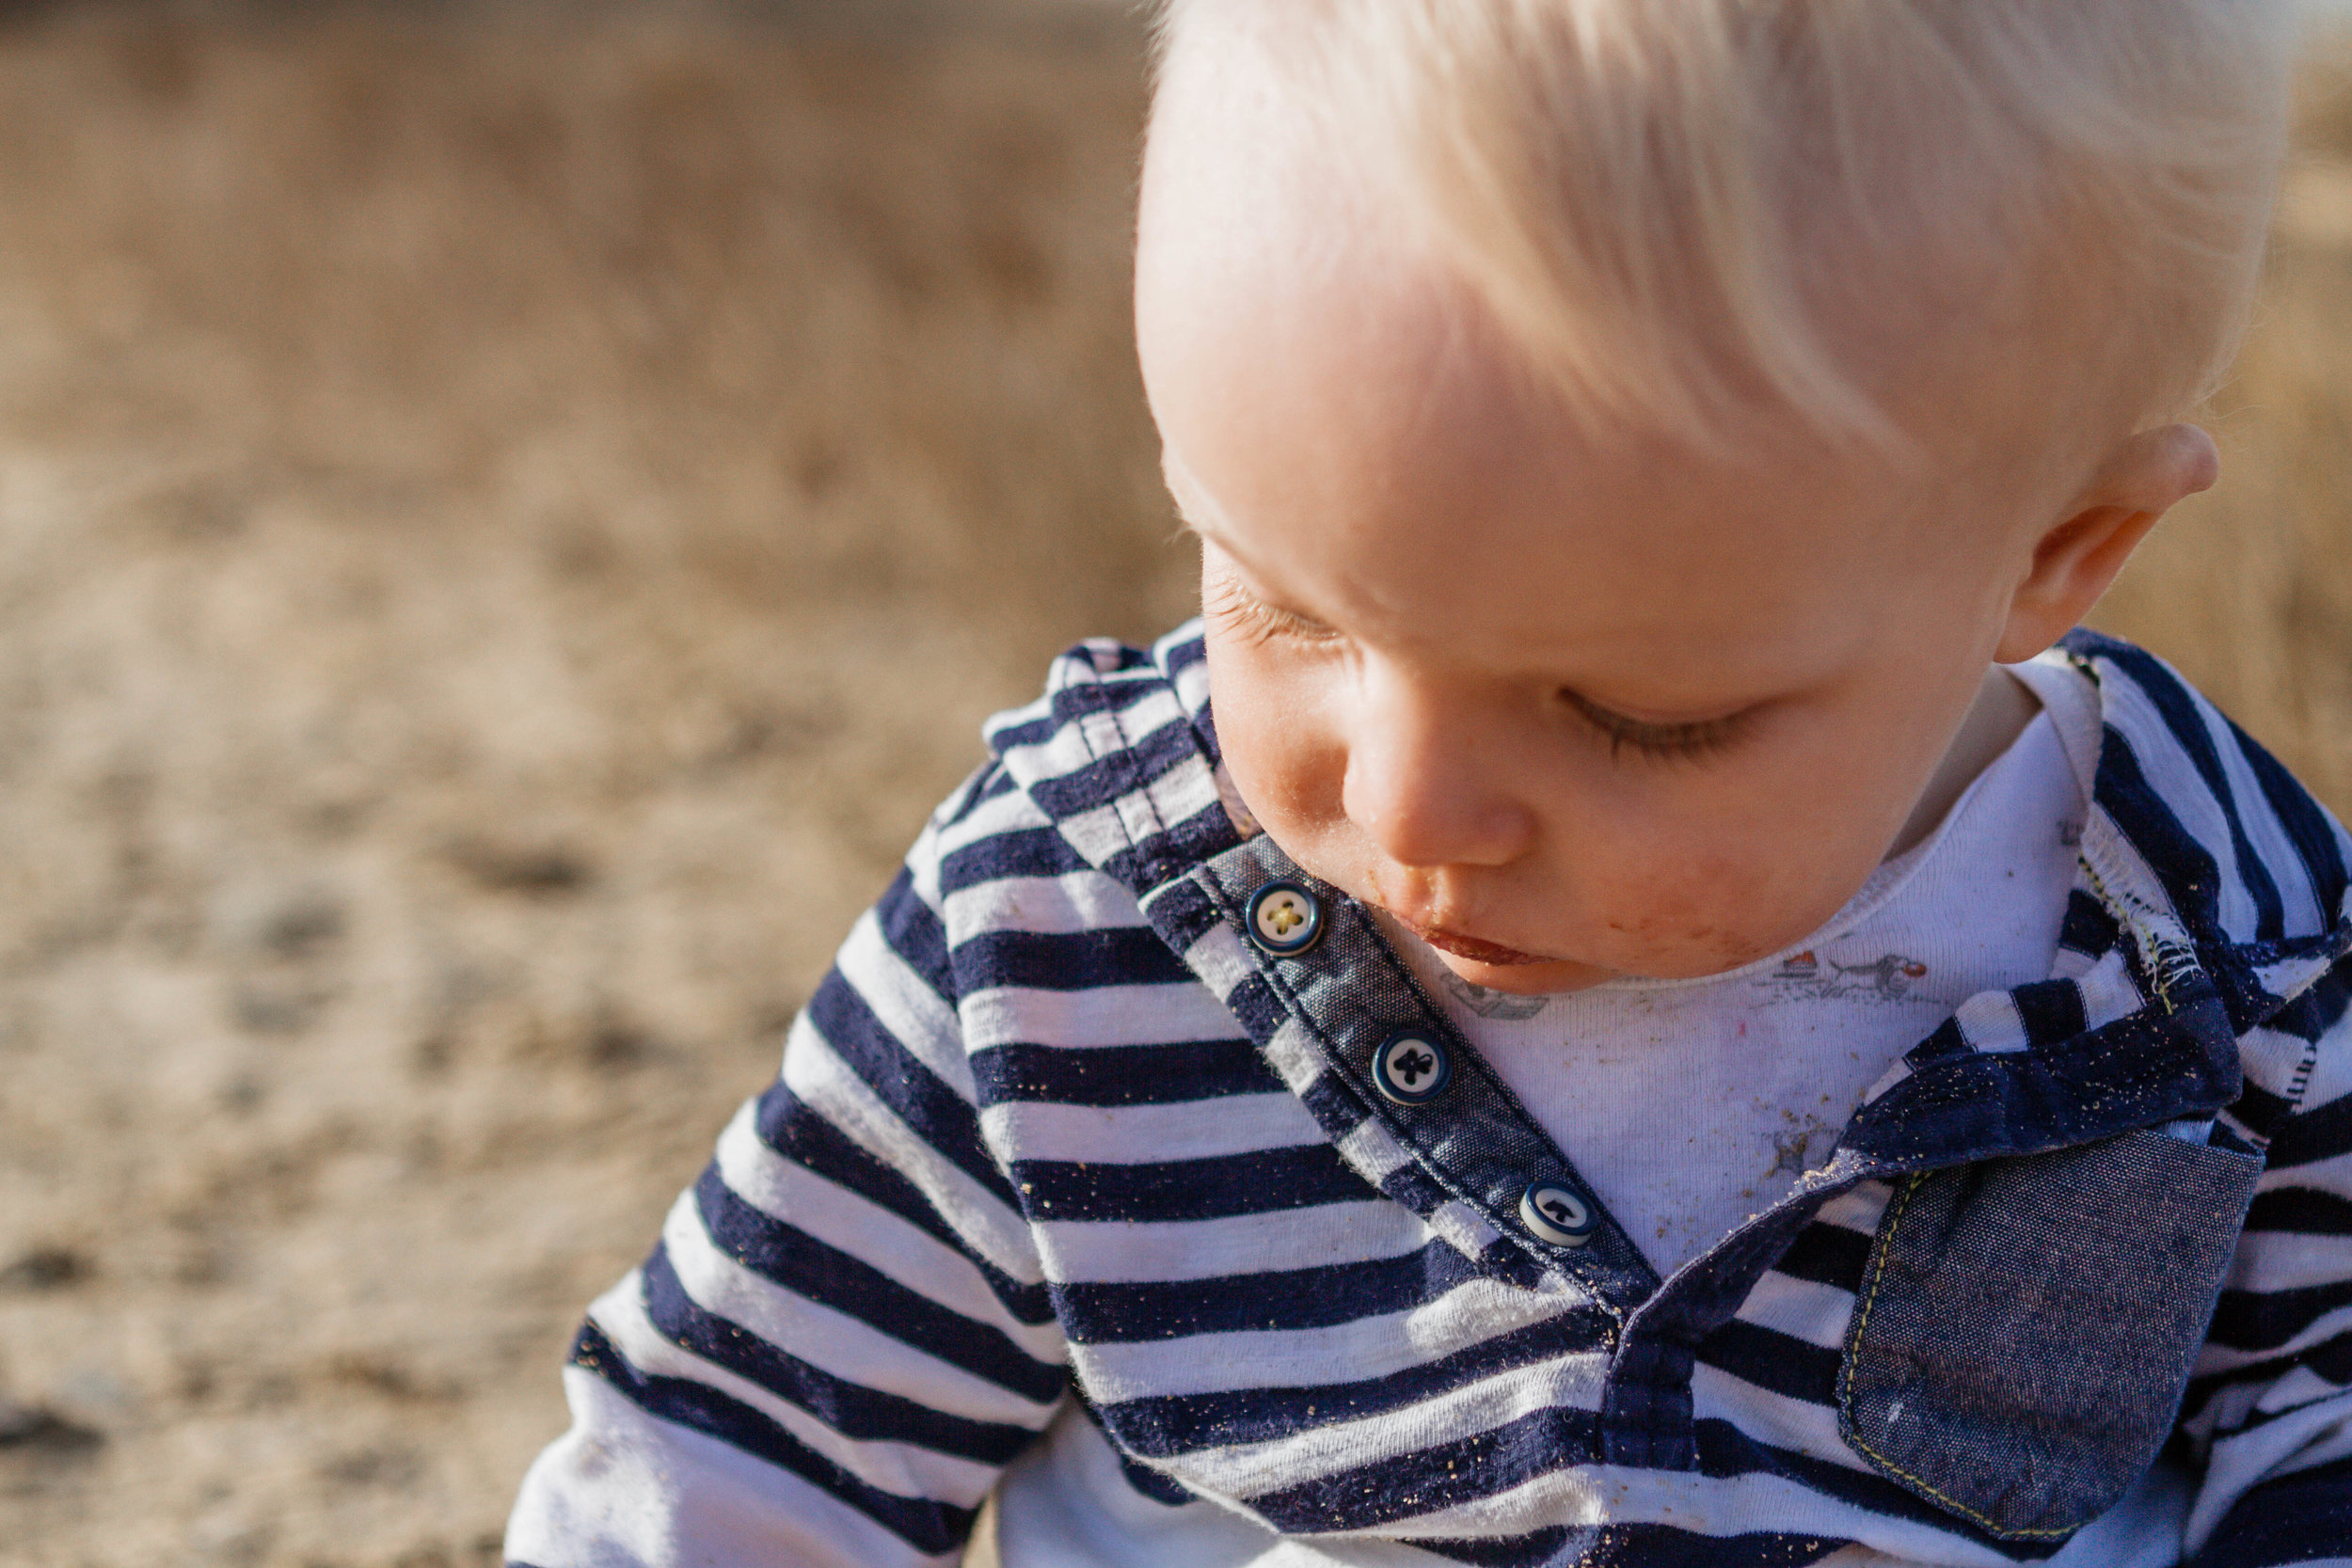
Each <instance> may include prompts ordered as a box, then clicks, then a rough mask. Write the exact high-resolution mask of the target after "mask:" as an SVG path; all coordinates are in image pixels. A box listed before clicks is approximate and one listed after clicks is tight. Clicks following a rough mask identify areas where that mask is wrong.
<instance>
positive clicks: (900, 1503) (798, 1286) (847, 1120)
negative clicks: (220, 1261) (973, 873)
mask: <svg viewBox="0 0 2352 1568" xmlns="http://www.w3.org/2000/svg"><path fill="white" fill-rule="evenodd" d="M969 794H970V792H969V791H967V792H966V795H967V798H968V796H969ZM943 820H944V818H943ZM940 827H941V823H940V821H936V820H935V821H934V823H933V825H932V828H931V829H930V831H928V832H926V833H925V835H924V838H923V840H922V841H921V842H919V843H918V844H917V845H916V847H915V850H914V854H913V855H912V856H911V857H910V859H909V862H908V865H907V869H906V870H905V871H904V872H902V873H901V874H900V876H899V878H898V881H897V882H896V883H895V884H894V885H893V886H892V887H891V889H890V891H889V892H888V893H887V894H886V895H884V896H883V897H882V901H881V902H880V903H879V904H878V905H877V906H876V907H875V908H874V909H873V910H871V911H868V912H867V913H866V915H865V916H864V917H863V918H862V919H861V920H860V921H859V922H858V924H857V926H856V927H855V928H854V929H853V930H852V932H851V933H850V938H849V941H848V942H846V943H845V944H844V946H843V948H842V950H841V953H840V955H839V957H838V958H837V959H836V960H835V964H834V969H833V971H832V972H831V973H830V974H827V976H826V977H825V979H824V981H823V983H822V984H821V985H820V986H819V987H818V990H817V992H816V994H815V995H814V996H813V997H812V998H811V1000H810V1002H809V1004H808V1006H807V1008H806V1010H805V1011H804V1012H803V1014H802V1015H801V1017H800V1018H799V1020H798V1021H797V1022H795V1023H794V1025H793V1027H792V1030H791V1033H790V1035H789V1037H788V1038H787V1044H786V1048H785V1055H784V1067H783V1071H782V1074H781V1076H780V1077H779V1078H778V1079H777V1081H776V1082H775V1084H774V1085H771V1087H770V1088H769V1089H768V1090H767V1092H765V1093H764V1094H762V1095H760V1096H759V1097H758V1098H756V1099H755V1100H754V1101H751V1102H750V1103H749V1104H747V1105H745V1106H744V1107H743V1108H742V1110H741V1111H740V1112H739V1114H738V1115H737V1116H736V1117H735V1119H734V1121H733V1122H731V1123H730V1124H729V1125H728V1127H727V1129H726V1131H725V1132H724V1133H723V1135H722V1136H721V1138H720V1140H719V1147H718V1152H717V1155H716V1157H715V1158H714V1159H713V1160H712V1161H711V1163H710V1165H709V1167H708V1168H707V1170H706V1171H705V1172H704V1173H703V1176H702V1179H701V1180H699V1181H697V1182H696V1183H695V1184H694V1186H693V1187H692V1188H691V1190H690V1191H688V1192H687V1193H685V1194H684V1195H683V1196H680V1197H679V1198H678V1200H677V1202H676V1204H675V1206H674V1207H673V1208H672V1209H671V1211H670V1213H669V1217H668V1220H667V1222H666V1223H665V1224H664V1226H663V1227H662V1231H661V1238H660V1243H658V1244H657V1245H656V1246H655V1247H654V1249H653V1253H652V1256H650V1257H649V1258H647V1259H646V1260H645V1261H644V1264H643V1265H642V1266H641V1267H639V1268H638V1269H637V1270H636V1271H634V1272H633V1273H631V1274H630V1275H628V1277H627V1278H626V1279H624V1280H622V1281H621V1282H620V1284H618V1285H617V1286H615V1287H614V1288H613V1289H612V1291H608V1292H607V1293H606V1294H605V1295H604V1296H602V1297H600V1298H599V1299H598V1300H597V1301H596V1303H595V1305H594V1306H593V1307H591V1308H590V1309H589V1313H588V1319H587V1322H586V1323H584V1324H583V1325H582V1326H581V1328H580V1334H579V1338H578V1339H577V1340H576V1341H575V1344H574V1347H573V1350H572V1355H571V1364H570V1365H569V1366H568V1367H567V1368H566V1369H565V1370H564V1384H565V1392H566V1396H567V1398H568V1400H569V1402H570V1405H571V1412H572V1426H571V1429H570V1431H569V1432H567V1433H565V1434H564V1436H563V1437H562V1438H561V1439H559V1440H558V1441H557V1442H556V1443H555V1444H554V1445H553V1446H551V1447H550V1448H548V1449H547V1450H546V1451H545V1452H544V1453H542V1454H541V1455H540V1456H539V1459H538V1461H537V1463H535V1464H534V1465H532V1468H531V1471H530V1474H529V1475H528V1476H527V1477H526V1478H525V1480H524V1482H523V1486H522V1492H521V1496H520V1497H519V1499H518V1501H517V1502H516V1508H515V1512H514V1515H513V1517H512V1519H511V1521H510V1523H509V1525H508V1530H507V1538H506V1556H507V1559H508V1560H509V1561H510V1562H512V1563H523V1564H531V1565H533V1568H589V1565H592V1564H593V1565H595V1568H624V1565H627V1568H638V1565H643V1568H669V1565H672V1564H680V1565H682V1564H687V1563H695V1564H710V1563H754V1562H757V1563H763V1564H777V1565H780V1568H783V1565H788V1568H834V1565H836V1564H838V1565H841V1568H851V1565H854V1568H897V1565H900V1564H916V1563H922V1564H946V1563H954V1562H957V1561H959V1560H961V1557H962V1555H963V1547H964V1544H965V1541H966V1539H967V1537H968V1536H969V1534H970V1532H971V1528H972V1521H973V1518H974V1516H975V1514H976V1513H977V1510H978V1507H979V1504H980V1501H981V1499H982V1498H983V1497H986V1496H987V1494H988V1491H989V1489H990V1487H991V1486H992V1485H993V1484H994V1482H995V1480H996V1477H997V1474H998V1472H999V1471H1000V1470H1001V1468H1002V1467H1003V1466H1004V1465H1005V1464H1006V1463H1008V1462H1009V1460H1010V1459H1012V1457H1013V1456H1014V1455H1015V1454H1016V1453H1018V1452H1019V1451H1020V1450H1021V1449H1023V1448H1025V1446H1026V1445H1027V1444H1028V1443H1029V1441H1030V1440H1031V1439H1032V1438H1034V1437H1035V1436H1036V1435H1037V1434H1038V1433H1040V1432H1041V1431H1042V1430H1043V1429H1044V1428H1045V1426H1046V1425H1047V1424H1048V1422H1050V1421H1051V1419H1052V1418H1053V1417H1054V1414H1055V1412H1056V1411H1057V1408H1058V1406H1059V1403H1060V1402H1061V1399H1062V1397H1063V1392H1064V1383H1065V1374H1064V1369H1063V1347H1062V1341H1061V1337H1060V1332H1059V1329H1058V1326H1057V1323H1056V1322H1055V1319H1054V1315H1053V1311H1052V1307H1051V1305H1050V1303H1049V1302H1048V1300H1047V1297H1046V1293H1045V1289H1044V1285H1043V1274H1042V1270H1041V1266H1040V1263H1039V1259H1038V1258H1037V1256H1036V1253H1035V1250H1034V1247H1033V1244H1032V1240H1031V1237H1030V1233H1029V1231H1028V1228H1027V1227H1026V1225H1025V1222H1024V1221H1023V1220H1022V1218H1021V1215H1020V1213H1019V1210H1018V1205H1017V1202H1016V1199H1015V1196H1014V1194H1013V1192H1012V1189H1011V1187H1010V1185H1009V1181H1008V1180H1007V1179H1006V1177H1005V1175H1004V1173H1003V1172H1002V1171H1001V1170H999V1169H998V1167H997V1166H996V1164H994V1162H993V1159H992V1158H991V1156H990V1154H989V1152H988V1150H987V1148H985V1146H984V1144H983V1142H982V1139H981V1133H980V1123H979V1117H978V1114H977V1108H976V1099H977V1096H976V1090H975V1088H974V1085H973V1080H972V1074H971V1072H970V1069H969V1068H968V1066H967V1065H966V1061H965V1057H964V1053H963V1051H962V1047H961V1032H960V1030H959V1029H958V1027H957V1012H956V1000H955V993H954V987H953V983H952V980H951V972H950V966H949V963H948V954H947V941H946V930H945V926H944V924H943V921H942V918H941V908H940V900H939V897H938V894H937V885H938V884H937V878H936V864H937V857H938V839H939V832H940Z"/></svg>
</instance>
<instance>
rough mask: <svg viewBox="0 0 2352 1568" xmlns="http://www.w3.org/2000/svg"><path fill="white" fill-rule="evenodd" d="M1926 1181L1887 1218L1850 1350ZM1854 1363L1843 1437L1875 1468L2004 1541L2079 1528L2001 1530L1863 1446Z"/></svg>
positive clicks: (1840, 1394) (1843, 1398)
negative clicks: (1856, 1407) (1855, 1410)
mask: <svg viewBox="0 0 2352 1568" xmlns="http://www.w3.org/2000/svg"><path fill="white" fill-rule="evenodd" d="M1927 1180H1928V1179H1927V1178H1926V1177H1925V1176H1915V1177H1913V1178H1912V1179H1911V1180H1910V1181H1909V1182H1908V1183H1907V1184H1906V1185H1905V1186H1904V1187H1903V1191H1902V1196H1901V1197H1900V1198H1899V1199H1898V1200H1897V1201H1896V1204H1895V1212H1893V1213H1891V1214H1889V1215H1887V1216H1886V1235H1885V1236H1884V1238H1883V1239H1882V1240H1881V1241H1880V1243H1879V1244H1878V1248H1877V1256H1876V1258H1875V1259H1873V1267H1872V1268H1871V1271H1870V1281H1869V1283H1870V1292H1869V1294H1868V1295H1867V1296H1865V1297H1863V1299H1862V1310H1861V1312H1860V1313H1859V1314H1858V1315H1857V1316H1856V1317H1855V1319H1854V1325H1853V1337H1852V1341H1853V1347H1854V1349H1855V1351H1857V1352H1858V1351H1860V1349H1861V1348H1862V1337H1863V1335H1865V1334H1867V1333H1868V1332H1869V1328H1870V1309H1871V1308H1872V1307H1876V1306H1877V1305H1878V1300H1879V1285H1880V1283H1881V1282H1882V1281H1883V1279H1884V1278H1885V1276H1886V1254H1887V1252H1888V1250H1889V1249H1890V1248H1892V1247H1893V1246H1894V1244H1895V1233H1896V1232H1897V1231H1899V1230H1900V1229H1901V1228H1902V1226H1903V1215H1904V1213H1905V1212H1908V1211H1909V1210H1910V1208H1911V1200H1912V1199H1913V1198H1915V1197H1916V1196H1918V1194H1919V1189H1920V1188H1921V1187H1922V1186H1924V1185H1925V1184H1926V1182H1927ZM1854 1360H1855V1357H1854V1356H1853V1355H1851V1354H1850V1355H1848V1356H1847V1357H1846V1365H1845V1367H1844V1369H1843V1370H1841V1372H1840V1374H1839V1376H1838V1380H1837V1402H1838V1403H1839V1405H1841V1406H1842V1407H1844V1410H1845V1413H1846V1416H1847V1425H1848V1426H1849V1427H1850V1428H1851V1429H1852V1430H1851V1431H1849V1432H1848V1433H1847V1434H1846V1435H1847V1438H1848V1440H1849V1441H1851V1443H1852V1444H1853V1446H1854V1447H1855V1448H1857V1449H1861V1450H1862V1451H1863V1453H1864V1454H1865V1455H1867V1457H1868V1458H1869V1459H1870V1460H1871V1461H1872V1462H1873V1463H1875V1464H1876V1465H1879V1467H1880V1468H1882V1469H1883V1470H1885V1471H1886V1472H1887V1474H1889V1475H1892V1476H1896V1477H1898V1478H1899V1479H1901V1480H1903V1481H1909V1482H1910V1483H1911V1484H1912V1485H1913V1486H1915V1487H1917V1488H1918V1489H1919V1490H1920V1491H1921V1492H1923V1493H1925V1494H1927V1495H1928V1496H1929V1497H1932V1498H1934V1499H1935V1500H1936V1501H1937V1502H1939V1503H1942V1504H1943V1505H1944V1506H1945V1507H1946V1508H1948V1509H1950V1510H1951V1511H1952V1512H1953V1513H1957V1514H1959V1515H1961V1516H1962V1517H1963V1518H1964V1519H1967V1520H1969V1521H1971V1522H1972V1523H1975V1524H1979V1525H1981V1526H1983V1527H1984V1528H1986V1529H1988V1530H1990V1531H1992V1532H1993V1533H1994V1535H1997V1536H2000V1537H2002V1538H2003V1539H2004V1540H2012V1539H2016V1538H2019V1537H2022V1536H2028V1535H2034V1536H2049V1537H2057V1536H2061V1535H2073V1534H2074V1530H2075V1529H2078V1528H2081V1527H2080V1526H2076V1527H2074V1528H2068V1529H2003V1528H2001V1527H2000V1526H1999V1525H1997V1524H1995V1523H1994V1522H1993V1518H1992V1516H1991V1515H1990V1514H1985V1513H1978V1512H1977V1511H1976V1510H1975V1509H1973V1508H1970V1507H1969V1506H1968V1505H1967V1504H1966V1503H1963V1502H1962V1501H1961V1500H1960V1499H1959V1498H1957V1497H1947V1496H1946V1495H1945V1494H1944V1493H1942V1492H1940V1491H1938V1490H1936V1488H1935V1487H1933V1486H1931V1485H1930V1484H1929V1483H1928V1482H1927V1481H1924V1480H1922V1479H1921V1478H1919V1477H1917V1476H1915V1475H1913V1474H1912V1473H1911V1472H1910V1471H1909V1470H1906V1469H1904V1468H1903V1467H1902V1466H1901V1465H1898V1464H1896V1463H1895V1462H1894V1461H1893V1460H1891V1459H1889V1458H1887V1457H1886V1456H1885V1455H1884V1454H1883V1453H1881V1452H1879V1451H1878V1449H1874V1448H1872V1447H1870V1445H1869V1444H1867V1443H1866V1442H1864V1441H1863V1440H1862V1433H1861V1427H1860V1423H1859V1422H1857V1421H1855V1420H1853V1373H1854Z"/></svg>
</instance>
